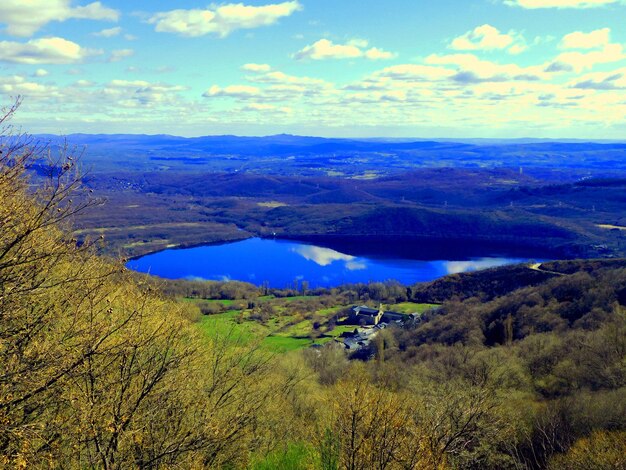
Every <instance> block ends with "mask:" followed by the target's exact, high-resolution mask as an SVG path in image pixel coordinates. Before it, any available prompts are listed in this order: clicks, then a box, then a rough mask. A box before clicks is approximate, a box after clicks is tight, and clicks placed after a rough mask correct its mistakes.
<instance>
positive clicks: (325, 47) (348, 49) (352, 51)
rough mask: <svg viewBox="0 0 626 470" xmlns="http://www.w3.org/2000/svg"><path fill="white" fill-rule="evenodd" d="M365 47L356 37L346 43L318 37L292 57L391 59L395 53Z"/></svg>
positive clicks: (365, 43)
mask: <svg viewBox="0 0 626 470" xmlns="http://www.w3.org/2000/svg"><path fill="white" fill-rule="evenodd" d="M366 47H367V41H364V40H362V39H357V40H353V41H350V42H348V43H347V44H335V43H333V42H332V41H330V40H328V39H320V40H319V41H317V42H315V43H313V44H311V45H308V46H306V47H304V48H303V49H302V50H300V51H298V52H297V53H296V54H294V58H295V59H298V60H301V59H313V60H325V59H356V58H359V57H364V58H366V59H370V60H383V59H393V58H394V57H395V54H393V53H391V52H387V51H384V50H382V49H378V48H376V47H372V48H370V49H367V50H366V49H365V48H366Z"/></svg>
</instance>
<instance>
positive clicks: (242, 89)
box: [202, 85, 261, 99]
mask: <svg viewBox="0 0 626 470" xmlns="http://www.w3.org/2000/svg"><path fill="white" fill-rule="evenodd" d="M259 95H261V90H260V89H259V88H258V87H254V86H250V85H229V86H227V87H224V88H221V87H219V86H217V85H213V86H212V87H211V88H209V89H208V90H207V91H206V92H204V94H203V95H202V96H204V97H205V98H209V97H214V96H228V97H232V98H244V99H245V98H251V97H257V96H259Z"/></svg>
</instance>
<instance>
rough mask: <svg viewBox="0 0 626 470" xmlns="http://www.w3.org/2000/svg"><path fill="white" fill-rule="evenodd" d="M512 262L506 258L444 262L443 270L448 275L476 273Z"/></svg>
mask: <svg viewBox="0 0 626 470" xmlns="http://www.w3.org/2000/svg"><path fill="white" fill-rule="evenodd" d="M511 261H512V260H510V259H507V258H480V259H474V260H470V261H446V262H445V263H444V268H445V270H446V272H447V273H448V274H458V273H464V272H467V271H478V270H480V269H488V268H496V267H498V266H503V265H505V264H510V263H511Z"/></svg>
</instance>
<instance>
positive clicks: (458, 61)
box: [425, 54, 545, 84]
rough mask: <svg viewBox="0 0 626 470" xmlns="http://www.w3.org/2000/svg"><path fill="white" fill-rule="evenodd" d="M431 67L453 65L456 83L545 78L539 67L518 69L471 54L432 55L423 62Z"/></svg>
mask: <svg viewBox="0 0 626 470" xmlns="http://www.w3.org/2000/svg"><path fill="white" fill-rule="evenodd" d="M425 62H426V63H427V64H431V65H453V66H456V68H457V73H456V74H455V75H454V76H453V77H452V78H453V79H454V80H455V81H456V82H458V83H466V84H467V83H480V82H502V81H512V80H520V81H534V80H540V79H541V78H543V77H544V76H545V73H544V71H543V69H542V68H541V67H538V66H537V67H520V66H519V65H517V64H498V63H495V62H491V61H487V60H481V59H479V58H478V57H476V56H475V55H473V54H449V55H438V54H432V55H430V56H428V57H427V58H426V60H425Z"/></svg>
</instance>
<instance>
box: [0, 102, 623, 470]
mask: <svg viewBox="0 0 626 470" xmlns="http://www.w3.org/2000/svg"><path fill="white" fill-rule="evenodd" d="M12 112H13V110H8V111H7V112H6V113H5V117H4V119H3V124H4V125H5V126H6V125H7V124H8V118H9V117H10V116H11V114H12ZM10 131H11V129H10V128H6V127H5V130H4V132H5V134H4V138H3V140H2V142H1V143H0V145H1V150H2V154H1V156H0V200H1V201H2V204H1V205H0V227H1V228H0V468H7V469H9V468H63V469H73V468H76V469H79V468H80V469H84V468H103V469H128V468H138V469H156V468H222V469H239V468H251V469H317V468H321V469H328V470H330V469H340V468H341V469H346V470H357V469H364V470H365V469H446V468H467V469H470V468H482V469H494V470H495V469H542V468H550V469H580V470H582V469H612V468H626V458H625V457H624V456H625V455H626V316H625V313H624V309H625V308H626V307H625V304H626V294H625V292H626V271H625V270H624V269H623V267H622V266H620V265H619V264H618V265H613V266H612V265H602V264H601V263H600V264H598V265H593V264H590V265H589V266H591V267H589V266H587V267H585V266H586V265H584V264H583V265H582V267H581V265H580V264H578V265H576V264H567V263H562V264H553V265H546V266H547V267H546V266H544V267H543V268H542V269H544V270H545V271H533V272H528V271H531V270H529V269H528V268H526V270H525V271H524V273H525V274H524V276H527V277H525V278H523V279H522V278H520V277H519V276H522V272H521V271H520V270H519V269H510V270H503V271H500V274H499V275H498V274H493V273H491V274H489V275H487V276H483V277H482V278H481V279H482V280H480V279H477V278H474V279H473V280H472V279H469V278H467V279H464V278H462V279H460V280H459V277H453V278H448V279H447V280H444V281H441V282H440V283H439V284H432V285H429V286H412V287H411V289H409V290H407V289H406V288H403V289H399V290H398V289H396V292H397V294H398V295H402V296H411V297H413V298H417V297H418V296H421V297H423V300H428V298H429V297H428V296H436V299H434V298H431V300H437V301H439V302H442V303H443V305H442V306H441V308H440V309H439V310H438V311H437V312H431V313H429V314H428V315H425V316H422V317H420V318H419V321H416V322H413V323H411V324H407V325H406V326H405V327H403V328H400V327H398V328H395V329H394V328H389V329H387V330H385V331H383V332H381V334H379V335H378V336H377V337H376V339H375V341H373V344H372V346H371V350H370V351H368V352H367V354H365V355H363V354H361V356H360V357H362V358H364V359H368V360H363V361H362V360H358V359H355V358H351V357H349V356H348V355H347V354H346V353H345V351H344V350H343V348H342V346H340V345H332V343H331V344H329V345H328V346H325V347H321V348H315V349H313V348H310V349H307V350H305V351H300V352H298V351H296V352H293V353H291V354H285V355H272V354H268V353H267V352H264V351H263V350H262V349H260V348H258V347H257V346H258V345H257V343H256V342H255V341H254V340H250V339H248V338H245V337H243V336H238V335H237V333H236V331H234V330H233V331H230V332H224V331H219V332H217V331H214V332H209V334H204V333H202V332H201V331H200V329H199V328H198V327H197V324H198V320H199V317H200V315H201V313H200V311H199V310H198V307H197V306H196V304H194V303H193V302H181V301H179V300H177V298H176V296H175V295H165V294H163V293H161V292H160V291H159V289H158V288H157V287H155V286H156V285H158V282H156V281H153V280H145V279H144V278H142V277H140V276H137V275H134V274H131V273H129V272H126V271H125V269H124V268H123V265H122V263H121V262H118V261H115V260H110V259H105V258H101V257H98V256H96V255H95V254H94V252H95V248H97V245H98V244H99V243H102V241H100V240H99V239H95V240H92V241H87V242H85V243H82V244H79V243H77V242H76V240H75V239H73V238H72V235H70V234H71V231H70V229H69V227H68V223H69V221H70V220H71V218H72V216H73V215H74V214H75V213H76V212H77V211H84V210H89V207H90V206H91V205H92V204H93V201H92V200H91V199H90V193H89V192H88V191H84V190H81V189H80V173H79V169H78V168H77V165H76V164H75V161H74V159H73V156H72V155H71V154H69V153H66V152H61V154H60V155H58V157H57V158H56V159H55V160H54V161H52V162H51V167H50V168H51V169H52V170H51V171H50V172H49V173H48V175H47V178H46V179H45V184H42V185H38V187H37V188H34V187H33V186H32V185H30V184H29V180H28V179H27V177H26V173H25V169H26V168H27V167H28V166H29V164H30V163H31V161H32V159H33V158H36V157H37V158H38V157H40V156H41V155H40V153H39V152H40V151H41V150H42V149H39V148H38V147H37V145H36V144H35V143H34V142H32V141H30V140H29V139H28V137H27V136H21V137H20V136H18V137H16V136H12V137H11V138H8V137H9V133H10ZM576 266H578V267H576ZM550 272H552V274H550ZM554 273H557V274H554ZM498 276H508V278H505V279H500V280H501V282H497V281H498ZM178 288H179V289H184V288H183V287H180V286H178ZM239 289H240V290H241V291H245V289H244V288H243V287H241V286H239ZM170 290H172V291H173V289H170ZM210 290H211V289H209V288H207V295H208V296H211V295H215V294H214V293H213V294H212V293H211V292H210ZM200 291H201V289H197V292H200ZM348 291H350V288H349V287H348V288H346V292H344V294H345V295H346V296H347V297H349V298H351V299H354V300H359V301H361V300H363V301H365V299H366V297H365V294H367V299H370V301H372V300H375V301H376V302H378V301H379V300H380V301H386V302H390V301H391V296H392V293H391V290H389V291H383V290H382V289H379V290H378V292H379V293H378V294H375V293H374V292H375V291H374V289H371V290H369V291H367V292H366V291H365V290H363V291H358V290H353V291H351V292H353V294H348ZM470 291H471V292H470ZM385 292H386V293H385ZM318 294H319V296H320V297H322V296H327V297H328V298H330V296H340V295H342V292H340V290H336V291H328V292H319V293H318ZM242 295H243V294H242ZM245 295H250V293H249V292H247V293H246V294H245ZM394 295H395V294H394ZM376 296H380V297H381V298H380V299H377V298H376ZM383 297H385V298H383ZM207 313H210V312H207ZM268 315H270V316H271V315H272V314H271V312H270V313H269V314H268Z"/></svg>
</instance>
